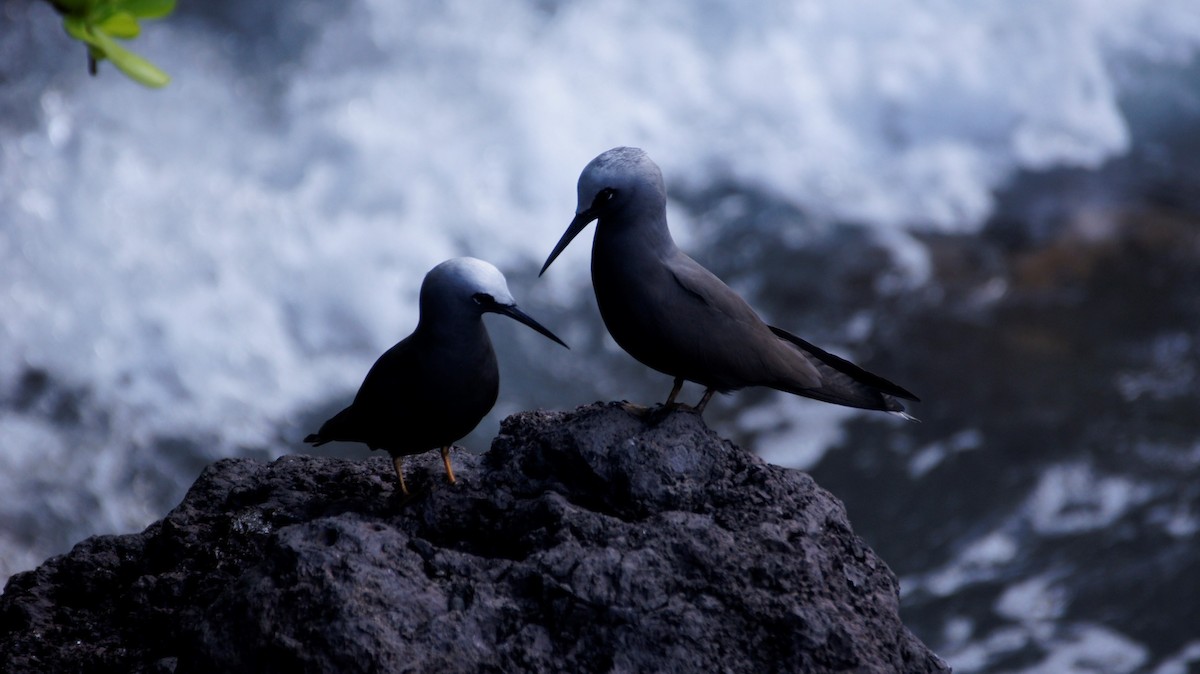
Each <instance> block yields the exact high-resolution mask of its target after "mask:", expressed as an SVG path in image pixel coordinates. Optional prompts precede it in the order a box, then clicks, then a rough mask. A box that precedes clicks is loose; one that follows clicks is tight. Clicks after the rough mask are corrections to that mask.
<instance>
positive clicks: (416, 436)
mask: <svg viewBox="0 0 1200 674" xmlns="http://www.w3.org/2000/svg"><path fill="white" fill-rule="evenodd" d="M488 312H491V313H497V314H503V315H505V316H508V317H510V318H514V319H516V320H518V321H520V322H522V323H524V324H525V325H528V326H529V327H531V328H533V329H534V330H537V331H538V332H540V333H542V334H543V335H545V336H546V337H548V338H550V339H552V340H554V341H555V342H558V343H559V344H562V345H563V346H566V344H565V343H563V341H562V340H561V339H559V338H558V337H556V336H555V335H554V333H552V332H550V331H549V330H547V329H546V328H544V327H542V325H541V324H539V323H538V322H537V321H535V320H533V319H532V318H530V317H529V315H528V314H526V313H525V312H523V311H521V310H520V309H518V308H517V304H516V301H515V300H513V296H512V293H510V292H509V291H508V283H506V282H505V280H504V275H503V274H501V273H500V270H499V269H496V268H495V267H493V266H492V265H490V264H488V263H487V262H484V261H483V260H477V259H475V258H473V257H458V258H454V259H452V260H446V261H445V262H443V263H441V264H439V265H438V266H436V267H434V268H433V269H432V270H430V272H429V273H428V274H426V275H425V280H424V281H423V282H422V283H421V299H420V318H419V319H418V320H417V328H416V330H414V331H413V333H412V334H411V335H409V336H408V337H405V338H404V340H403V341H401V342H400V343H399V344H396V345H395V346H393V347H392V348H390V349H388V350H387V351H386V352H385V353H384V354H383V355H382V356H380V357H379V360H377V361H375V364H374V365H372V366H371V370H370V371H369V372H367V377H366V379H364V380H363V383H362V386H361V387H359V389H358V395H356V396H355V397H354V402H352V403H350V406H349V407H347V408H346V409H344V410H342V411H341V412H338V413H337V414H335V415H334V416H333V417H332V418H331V419H329V421H326V422H325V423H324V424H322V425H321V430H319V431H317V432H316V433H313V434H311V435H309V436H308V437H306V438H304V441H305V442H308V443H312V444H313V445H323V444H325V443H326V442H330V441H333V440H342V441H346V442H362V443H365V444H366V445H367V446H368V447H370V448H371V449H373V450H374V449H386V450H387V452H388V453H389V454H391V455H392V465H393V466H394V467H395V469H396V477H397V478H399V480H400V491H401V492H402V493H404V494H405V495H407V494H408V487H407V486H406V485H405V484H404V457H405V456H407V455H409V454H420V453H421V452H425V451H428V450H431V449H437V448H439V447H440V448H441V450H442V462H443V463H444V464H445V466H446V477H447V478H448V479H449V480H450V482H451V483H452V484H453V483H454V471H453V469H451V468H450V445H451V444H452V443H453V442H454V441H456V440H458V439H460V438H462V437H463V436H464V435H466V434H467V433H470V432H471V430H472V429H474V428H475V426H477V425H478V424H479V421H480V420H481V419H483V416H484V415H485V414H487V413H488V411H489V410H491V409H492V406H493V405H495V404H496V395H497V393H498V392H499V389H500V371H499V370H498V369H497V368H496V352H495V351H493V350H492V340H491V339H490V338H489V337H488V333H487V329H486V328H485V327H484V325H483V320H482V317H483V314H485V313H488Z"/></svg>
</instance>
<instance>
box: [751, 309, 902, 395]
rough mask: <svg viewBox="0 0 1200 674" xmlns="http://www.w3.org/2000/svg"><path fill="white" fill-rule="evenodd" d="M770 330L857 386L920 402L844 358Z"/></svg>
mask: <svg viewBox="0 0 1200 674" xmlns="http://www.w3.org/2000/svg"><path fill="white" fill-rule="evenodd" d="M770 328H771V332H773V333H775V335H776V336H777V337H779V338H780V339H782V340H785V341H787V342H790V343H792V344H794V345H795V346H796V347H798V348H799V349H800V350H801V351H803V352H804V354H805V355H806V356H808V357H810V358H815V359H816V360H818V361H820V362H821V363H822V364H824V365H825V366H827V367H829V368H831V369H833V370H835V371H837V372H839V373H841V374H843V375H845V376H847V377H849V378H850V379H852V380H854V381H855V382H857V383H859V384H864V385H866V386H869V387H870V388H873V389H875V390H876V391H879V392H880V393H885V394H887V395H890V396H895V397H897V398H904V399H905V400H915V401H918V402H920V398H918V397H917V396H915V395H913V394H912V393H910V392H909V391H908V390H906V389H904V388H903V387H901V386H899V385H897V384H894V383H892V382H890V381H888V380H887V379H884V378H883V377H880V376H879V375H877V374H874V373H872V372H867V371H866V370H864V369H862V368H861V367H859V366H857V365H855V364H854V363H851V362H850V361H848V360H846V359H845V358H839V357H838V356H835V355H833V354H832V353H829V352H828V351H825V350H824V349H821V348H820V347H817V346H815V345H813V344H810V343H809V342H807V341H805V340H803V339H800V338H799V337H797V336H795V335H793V334H792V333H790V332H788V331H786V330H782V329H780V328H777V327H775V326H773V325H772V326H770Z"/></svg>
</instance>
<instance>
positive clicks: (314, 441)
mask: <svg viewBox="0 0 1200 674" xmlns="http://www.w3.org/2000/svg"><path fill="white" fill-rule="evenodd" d="M304 441H305V442H307V443H308V444H310V445H312V446H313V447H320V446H321V445H323V444H325V443H327V442H330V441H329V440H326V439H325V438H322V437H321V434H320V433H309V434H308V435H307V436H305V437H304Z"/></svg>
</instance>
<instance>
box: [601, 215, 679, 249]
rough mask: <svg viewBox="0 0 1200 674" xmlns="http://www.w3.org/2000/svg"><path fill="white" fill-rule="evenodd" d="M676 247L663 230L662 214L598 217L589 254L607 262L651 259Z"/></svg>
mask: <svg viewBox="0 0 1200 674" xmlns="http://www.w3.org/2000/svg"><path fill="white" fill-rule="evenodd" d="M677 250H679V247H678V246H676V245H675V239H673V238H671V230H669V229H667V216H666V213H655V214H653V215H647V216H642V217H637V218H630V217H617V218H611V219H610V218H601V219H600V221H599V222H597V223H596V238H595V241H594V242H593V244H592V254H593V256H595V255H603V256H606V257H607V256H611V257H609V259H629V258H640V257H653V258H657V259H663V258H666V257H667V256H669V255H671V254H672V253H674V252H675V251H677Z"/></svg>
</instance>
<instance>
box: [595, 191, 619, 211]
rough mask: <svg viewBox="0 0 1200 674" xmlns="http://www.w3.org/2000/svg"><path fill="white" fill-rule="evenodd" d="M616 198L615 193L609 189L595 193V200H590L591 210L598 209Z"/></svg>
mask: <svg viewBox="0 0 1200 674" xmlns="http://www.w3.org/2000/svg"><path fill="white" fill-rule="evenodd" d="M615 196H617V191H616V190H614V189H613V188H611V187H605V188H604V189H602V190H600V191H599V192H597V193H596V198H595V199H593V200H592V208H598V207H600V206H603V205H604V204H606V203H608V202H610V201H612V200H613V197H615Z"/></svg>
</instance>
